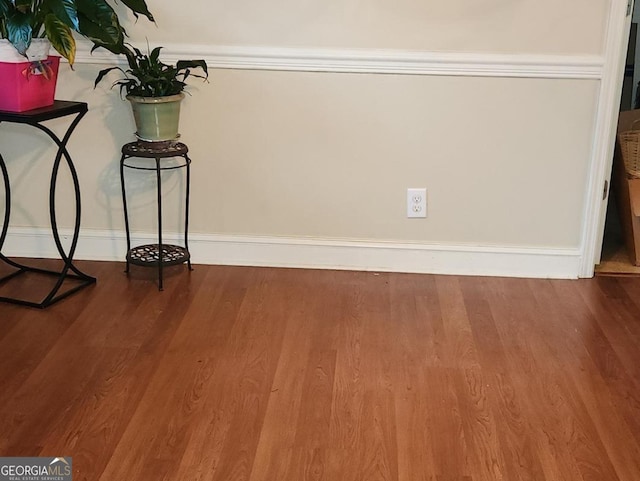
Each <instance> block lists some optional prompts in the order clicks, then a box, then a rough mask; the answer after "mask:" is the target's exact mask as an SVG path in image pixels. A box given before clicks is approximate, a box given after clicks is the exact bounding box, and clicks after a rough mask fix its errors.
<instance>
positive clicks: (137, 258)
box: [120, 141, 192, 290]
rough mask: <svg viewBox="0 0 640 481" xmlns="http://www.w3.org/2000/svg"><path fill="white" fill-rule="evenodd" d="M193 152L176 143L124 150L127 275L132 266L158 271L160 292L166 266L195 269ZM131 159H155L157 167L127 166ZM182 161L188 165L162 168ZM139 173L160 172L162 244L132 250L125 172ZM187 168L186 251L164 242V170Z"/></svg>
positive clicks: (132, 145)
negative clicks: (191, 238) (191, 219)
mask: <svg viewBox="0 0 640 481" xmlns="http://www.w3.org/2000/svg"><path fill="white" fill-rule="evenodd" d="M188 152H189V148H188V147H187V146H186V145H185V144H183V143H181V142H176V141H167V142H144V141H138V142H131V143H128V144H125V145H124V146H123V147H122V158H121V159H120V181H121V183H122V203H123V206H124V224H125V229H126V232H127V257H126V261H127V267H126V270H125V272H126V273H127V274H128V273H129V265H130V264H134V265H138V266H144V267H157V268H158V289H159V290H163V288H164V285H163V280H164V279H163V268H164V267H165V266H173V265H178V264H183V263H185V262H186V263H187V266H188V267H189V270H192V268H191V255H190V254H189V240H188V232H189V186H190V184H191V159H190V158H189V155H188ZM131 157H140V158H147V159H154V160H155V165H154V166H153V167H144V166H138V165H132V164H127V162H126V161H127V159H129V158H131ZM172 157H182V158H183V159H184V163H182V164H179V165H168V166H162V165H161V161H162V159H167V158H172ZM125 167H126V168H129V169H136V170H152V171H155V172H156V182H157V202H158V243H157V244H146V245H141V246H137V247H133V248H132V247H131V233H130V231H129V213H128V210H127V195H126V188H125V175H124V169H125ZM182 168H186V172H187V179H186V193H185V214H184V247H182V246H177V245H171V244H165V243H164V242H163V241H162V177H161V173H162V171H163V170H173V169H182Z"/></svg>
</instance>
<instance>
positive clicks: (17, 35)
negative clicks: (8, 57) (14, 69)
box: [6, 10, 33, 57]
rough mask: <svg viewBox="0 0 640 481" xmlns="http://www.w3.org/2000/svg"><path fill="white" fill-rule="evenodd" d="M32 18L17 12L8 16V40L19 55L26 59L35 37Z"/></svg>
mask: <svg viewBox="0 0 640 481" xmlns="http://www.w3.org/2000/svg"><path fill="white" fill-rule="evenodd" d="M31 18H32V17H31V15H29V14H25V13H22V12H18V11H17V10H16V11H14V12H12V13H11V14H10V15H8V16H7V19H6V27H7V38H8V39H9V42H11V44H12V45H13V46H14V47H15V48H16V50H17V51H18V53H20V55H24V56H25V57H26V55H27V49H28V48H29V45H31V37H32V35H33V31H32V29H31Z"/></svg>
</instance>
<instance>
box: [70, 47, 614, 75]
mask: <svg viewBox="0 0 640 481" xmlns="http://www.w3.org/2000/svg"><path fill="white" fill-rule="evenodd" d="M141 48H146V47H141ZM192 57H193V58H196V57H197V58H202V59H204V60H205V61H206V62H207V65H208V66H209V67H211V68H222V69H245V70H286V71H300V72H342V73H373V74H376V73H377V74H402V75H445V76H474V77H478V76H480V77H515V78H518V77H519V78H561V79H592V80H593V79H600V78H601V77H602V74H603V66H604V58H603V57H602V56H599V55H540V54H493V53H465V52H425V51H415V50H380V49H319V48H297V47H296V48H293V47H263V46H260V47H257V46H256V47H249V46H223V45H190V44H168V45H166V46H165V47H164V50H163V58H164V59H165V61H167V62H174V61H176V60H179V59H181V58H192ZM117 62H120V63H124V59H122V58H118V57H114V56H113V55H111V54H110V53H108V52H105V51H99V50H97V51H95V52H93V53H91V49H90V46H89V44H88V43H86V42H83V43H80V42H79V46H78V52H77V54H76V63H79V64H81V63H89V64H114V63H117Z"/></svg>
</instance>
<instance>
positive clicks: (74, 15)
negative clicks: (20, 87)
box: [0, 0, 154, 65]
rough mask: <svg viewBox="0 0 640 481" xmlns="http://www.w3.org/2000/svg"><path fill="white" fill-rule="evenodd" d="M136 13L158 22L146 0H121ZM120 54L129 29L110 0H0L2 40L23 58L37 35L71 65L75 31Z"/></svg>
mask: <svg viewBox="0 0 640 481" xmlns="http://www.w3.org/2000/svg"><path fill="white" fill-rule="evenodd" d="M121 1H122V3H123V4H124V5H125V6H126V7H128V8H129V9H130V10H131V11H132V12H133V14H134V15H135V16H136V18H137V17H138V15H144V16H145V17H147V18H148V19H149V20H150V21H152V22H153V21H154V19H153V15H151V12H149V9H148V7H147V4H146V1H145V0H121ZM74 31H75V32H78V33H79V34H80V35H82V36H83V37H86V38H88V39H89V40H91V42H93V44H94V48H97V47H104V48H106V49H107V50H109V51H111V52H113V53H116V54H120V53H123V49H124V38H125V31H124V29H123V28H122V25H121V24H120V21H119V19H118V15H117V13H116V12H115V10H114V9H113V8H112V7H111V5H110V4H109V3H108V2H107V1H106V0H0V39H6V40H5V41H8V42H9V43H10V44H11V45H13V47H14V48H15V49H16V50H17V51H18V53H19V54H20V55H22V56H23V57H26V56H27V50H28V49H29V47H30V46H31V43H32V40H33V39H35V38H45V39H47V40H49V42H51V45H52V46H53V48H55V49H56V50H57V51H58V53H59V54H60V55H62V56H63V57H64V58H66V59H67V60H68V61H69V63H70V64H71V65H73V61H74V59H75V54H76V43H75V40H74V38H73V33H72V32H74Z"/></svg>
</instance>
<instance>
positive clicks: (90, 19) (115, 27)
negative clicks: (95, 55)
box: [75, 0, 124, 53]
mask: <svg viewBox="0 0 640 481" xmlns="http://www.w3.org/2000/svg"><path fill="white" fill-rule="evenodd" d="M75 3H76V7H77V12H78V22H79V25H80V27H79V29H78V31H79V32H80V33H81V34H82V35H84V36H85V37H87V38H88V39H89V40H91V41H92V42H94V43H95V44H96V45H98V46H100V47H104V48H106V49H108V50H110V51H111V52H114V53H123V49H124V34H123V31H122V27H121V26H120V22H118V16H117V15H116V12H114V10H113V8H111V6H110V5H109V4H108V3H107V2H106V1H105V0H75Z"/></svg>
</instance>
